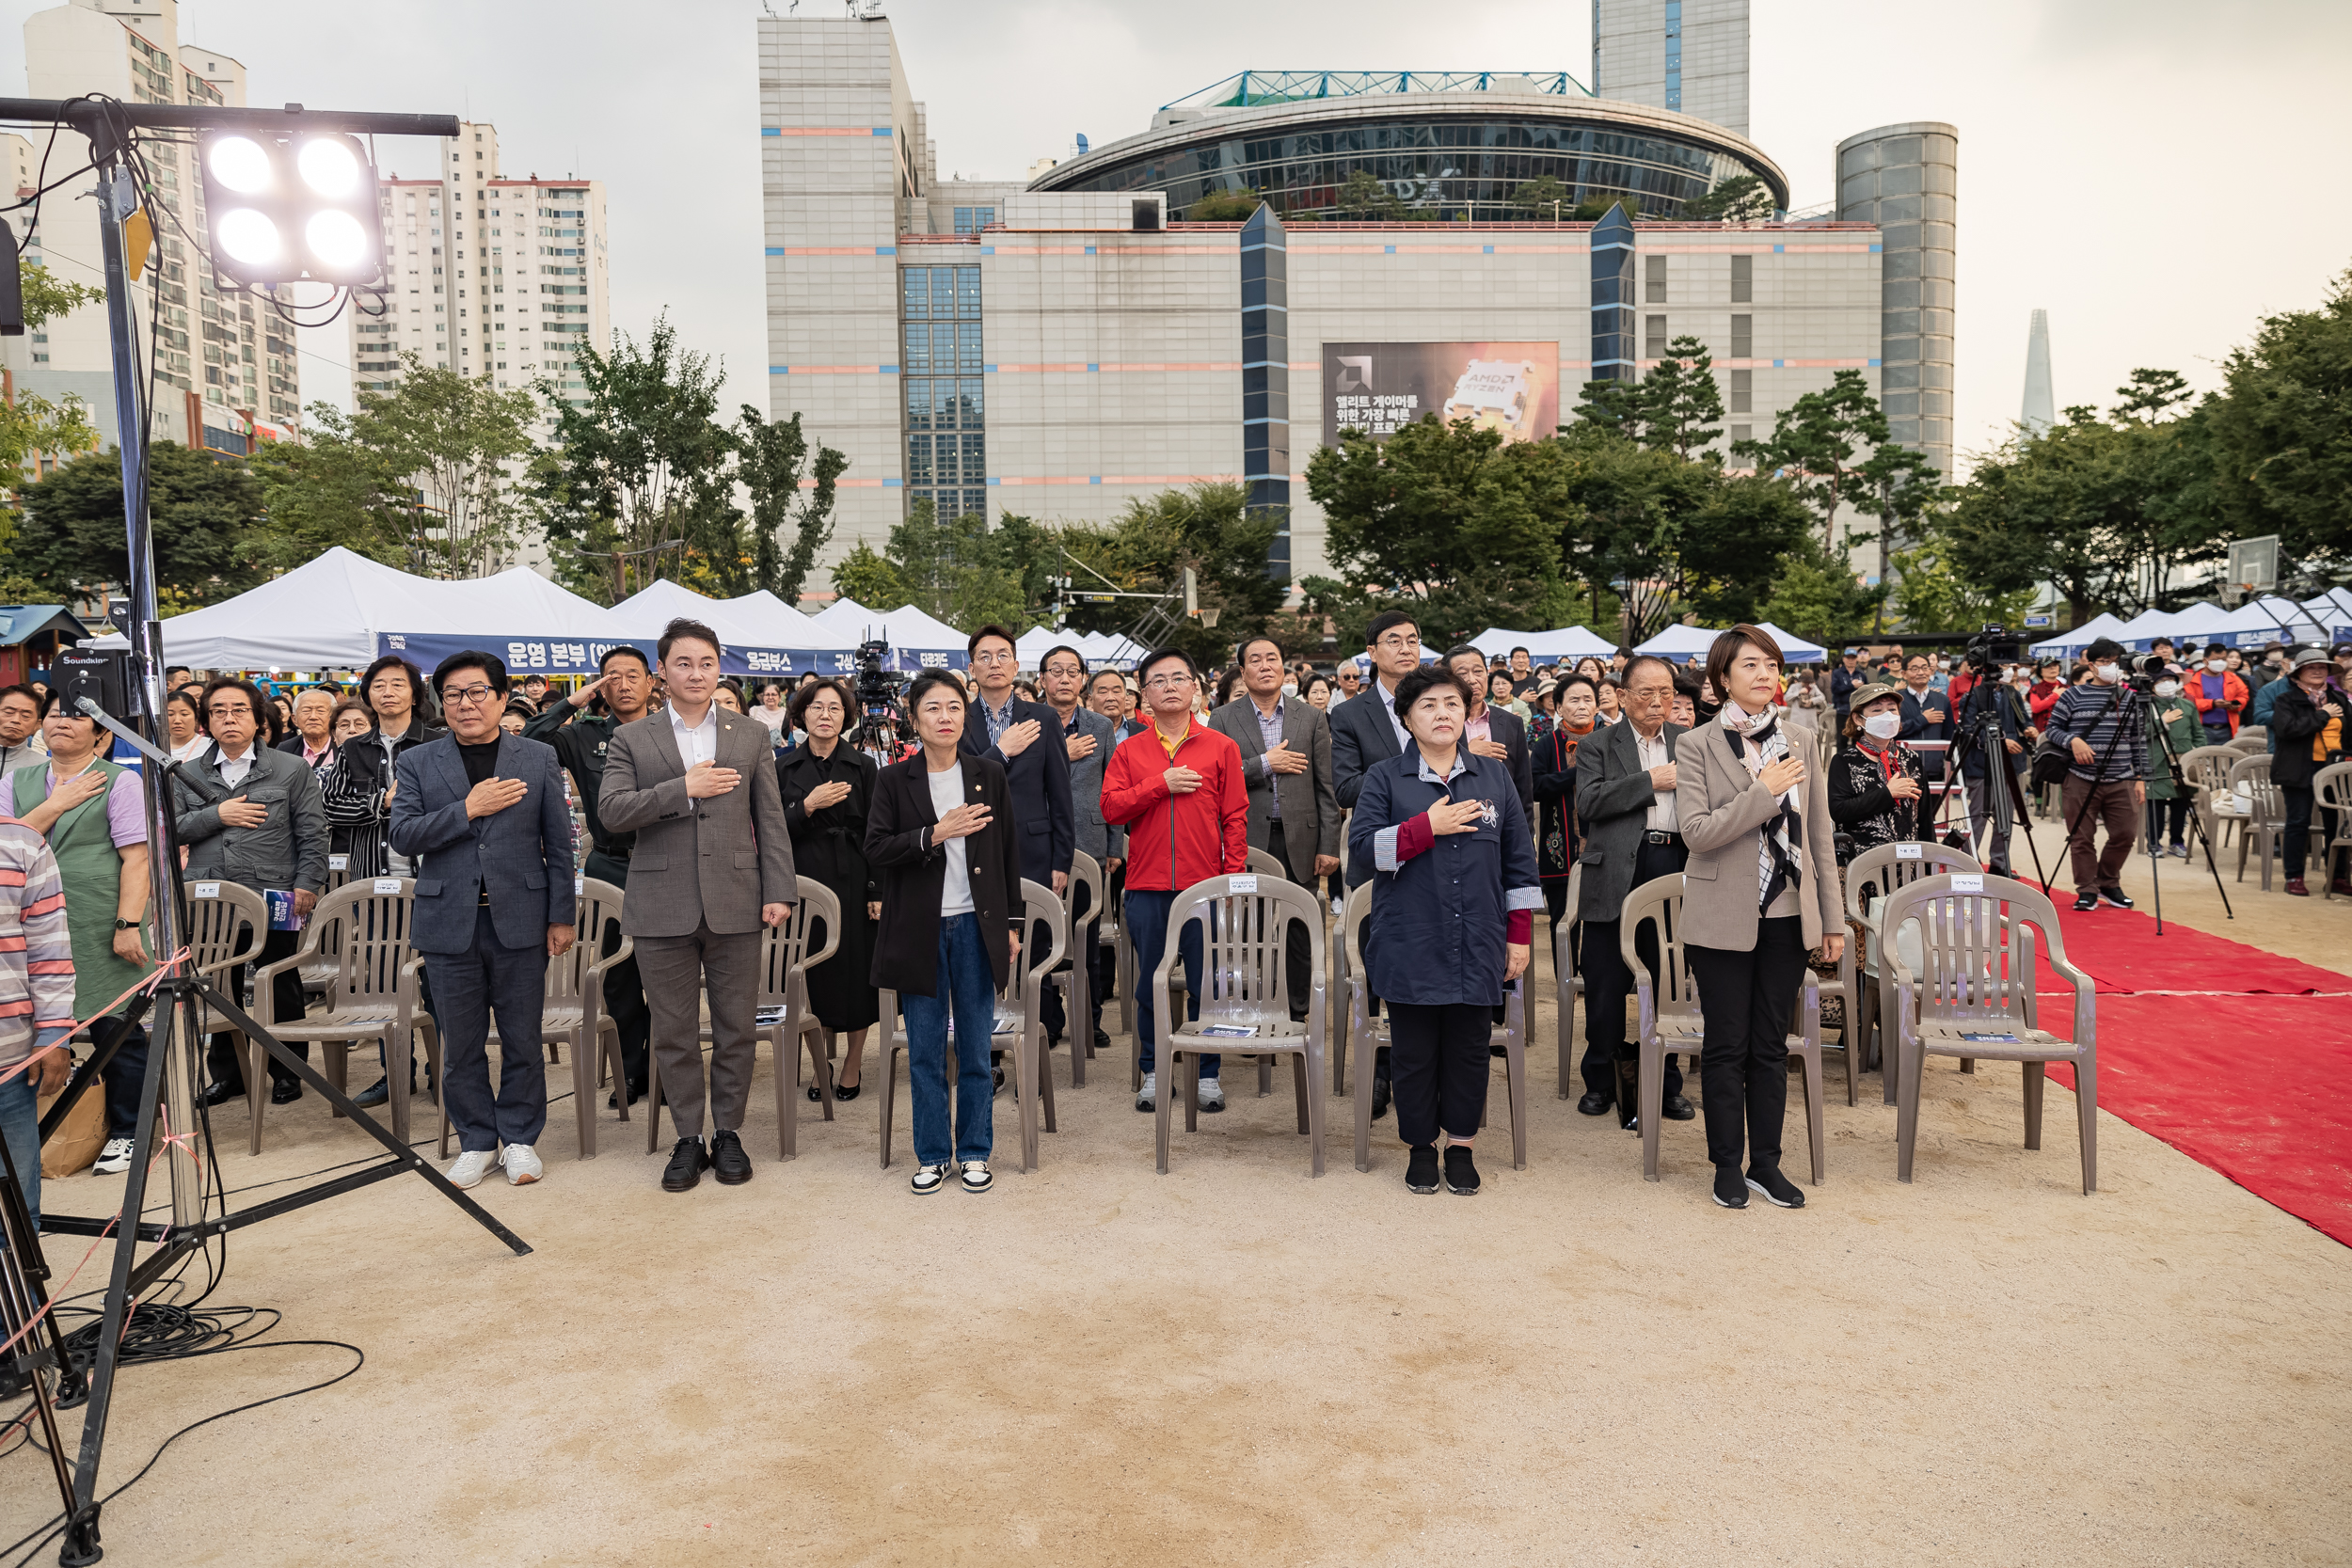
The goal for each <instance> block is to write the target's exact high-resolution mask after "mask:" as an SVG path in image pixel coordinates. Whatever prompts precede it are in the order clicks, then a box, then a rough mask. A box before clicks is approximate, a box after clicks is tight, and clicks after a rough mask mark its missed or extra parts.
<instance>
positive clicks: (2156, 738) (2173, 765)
mask: <svg viewBox="0 0 2352 1568" xmlns="http://www.w3.org/2000/svg"><path fill="white" fill-rule="evenodd" d="M2125 695H2126V696H2127V697H2129V698H2130V700H2131V703H2132V705H2133V707H2134V708H2135V709H2136V710H2137V717H2138V720H2139V723H2140V728H2141V729H2142V730H2143V731H2144V732H2145V733H2146V734H2147V736H2148V738H2149V742H2150V744H2152V745H2154V746H2157V747H2160V748H2162V749H2163V752H2164V766H2165V770H2166V771H2167V772H2169V773H2170V774H2171V775H2172V789H2173V792H2174V793H2173V798H2174V799H2175V800H2184V799H2187V798H2188V795H2189V785H2188V777H2187V775H2185V774H2184V773H2183V772H2182V771H2181V759H2180V758H2179V757H2178V756H2176V755H2174V754H2173V751H2172V741H2171V737H2170V736H2167V735H2166V734H2165V733H2164V727H2163V726H2162V725H2160V724H2158V723H2156V722H2155V721H2154V719H2155V715H2154V714H2153V712H2151V711H2150V709H2149V696H2148V693H2146V692H2144V691H2139V690H2135V689H2130V688H2126V689H2125ZM2140 810H2141V813H2142V816H2141V817H2140V824H2139V827H2140V832H2147V831H2148V820H2147V817H2146V815H2145V813H2146V811H2147V805H2146V803H2145V802H2143V803H2142V804H2141V807H2140ZM2188 828H2189V832H2191V833H2193V834H2195V835H2196V838H2197V842H2198V843H2199V844H2201V845H2202V846H2203V847H2204V850H2205V869H2206V870H2208V871H2210V872H2212V873H2213V890H2214V891H2215V892H2216V893H2217V894H2219V895H2221V912H2222V913H2223V914H2224V915H2225V916H2227V917H2228V918H2229V919H2232V920H2235V919H2236V918H2237V911H2235V910H2233V909H2232V908H2230V890H2229V889H2228V888H2227V887H2225V886H2224V885H2223V884H2222V881H2221V867H2220V866H2219V865H2218V864H2217V863H2216V862H2215V861H2214V858H2213V840H2212V839H2211V838H2210V837H2209V836H2207V834H2206V832H2205V819H2204V818H2203V817H2201V816H2198V815H2197V808H2196V802H2195V801H2194V800H2191V801H2190V804H2189V813H2188ZM2163 859H2164V855H2163V853H2162V847H2161V846H2159V847H2158V853H2156V854H2153V855H2151V856H2149V857H2148V882H2149V885H2150V886H2151V887H2152V888H2153V889H2154V890H2155V911H2156V935H2158V936H2162V935H2164V879H2163V878H2161V877H2160V876H2158V875H2157V865H2158V863H2160V862H2162V861H2163Z"/></svg>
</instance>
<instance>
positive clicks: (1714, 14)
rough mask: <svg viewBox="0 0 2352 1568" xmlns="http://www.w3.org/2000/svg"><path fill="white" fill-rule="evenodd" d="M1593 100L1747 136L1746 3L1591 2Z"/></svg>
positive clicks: (1706, 0) (1720, 0)
mask: <svg viewBox="0 0 2352 1568" xmlns="http://www.w3.org/2000/svg"><path fill="white" fill-rule="evenodd" d="M1593 95H1594V96H1595V97H1596V98H1609V99H1614V100H1616V101H1617V102H1619V103H1646V104H1647V105H1649V106H1650V107H1651V108H1653V109H1672V110H1674V111H1675V112H1676V113H1677V114H1684V115H1690V116H1692V118H1693V119H1704V120H1708V121H1709V122H1710V123H1713V124H1716V125H1720V126H1722V127H1723V128H1724V130H1726V131H1734V132H1737V133H1739V134H1740V135H1742V136H1744V135H1747V134H1748V0H1593Z"/></svg>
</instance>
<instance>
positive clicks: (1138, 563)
mask: <svg viewBox="0 0 2352 1568" xmlns="http://www.w3.org/2000/svg"><path fill="white" fill-rule="evenodd" d="M1248 501H1249V497H1248V491H1246V490H1244V489H1243V488H1242V487H1241V486H1240V485H1238V484H1195V485H1192V486H1190V487H1189V488H1186V489H1183V490H1163V491H1161V492H1160V493H1159V494H1157V495H1155V496H1148V497H1140V498H1137V499H1133V500H1130V501H1129V502H1128V503H1127V505H1126V508H1125V509H1124V510H1123V511H1121V512H1120V515H1118V516H1117V517H1116V518H1114V519H1113V520H1112V521H1111V522H1110V524H1109V525H1108V526H1107V527H1106V528H1103V529H1100V530H1089V529H1085V528H1070V529H1063V530H1061V531H1059V534H1058V536H1057V543H1060V544H1066V545H1067V546H1069V547H1070V548H1071V551H1072V553H1073V555H1076V556H1078V557H1079V558H1080V559H1082V560H1085V559H1090V558H1100V559H1103V560H1104V561H1106V562H1107V563H1108V565H1109V567H1110V573H1109V575H1111V576H1113V577H1114V578H1118V579H1121V580H1124V581H1126V582H1129V583H1132V584H1133V585H1134V587H1135V589H1136V591H1137V592H1141V593H1156V594H1162V595H1169V594H1174V593H1175V592H1176V591H1177V590H1178V589H1179V587H1180V586H1181V584H1182V583H1183V580H1184V572H1185V571H1186V570H1187V569H1189V570H1190V571H1191V572H1192V573H1193V575H1194V578H1195V579H1196V580H1197V582H1198V584H1199V589H1198V598H1199V603H1200V608H1201V609H1202V610H1204V611H1206V610H1214V611H1216V616H1217V624H1216V626H1215V627H1214V628H1212V627H1210V626H1208V625H1207V624H1206V619H1205V617H1204V618H1203V619H1200V620H1185V621H1182V622H1180V623H1179V625H1178V626H1177V627H1176V629H1175V630H1174V631H1173V632H1172V633H1170V634H1168V641H1173V642H1174V643H1175V644H1176V645H1177V646H1179V647H1182V648H1184V650H1185V651H1186V652H1188V653H1190V654H1191V655H1192V656H1193V657H1194V658H1196V659H1200V660H1201V661H1203V662H1207V661H1210V660H1212V659H1216V658H1221V657H1223V656H1224V651H1225V650H1226V649H1227V648H1229V647H1230V646H1231V644H1232V642H1233V641H1235V640H1236V639H1238V638H1241V637H1247V636H1252V635H1255V634H1256V633H1258V632H1260V631H1263V630H1264V629H1265V626H1266V625H1267V620H1268V618H1269V617H1271V616H1272V615H1274V613H1275V612H1276V611H1277V610H1279V609H1281V606H1282V600H1283V599H1284V598H1285V597H1286V596H1287V594H1288V590H1287V588H1286V587H1285V585H1284V584H1282V583H1279V582H1277V581H1275V580H1274V579H1273V578H1269V577H1267V576H1266V569H1265V568H1266V551H1267V549H1268V548H1269V547H1270V546H1272V545H1273V543H1274V536H1275V532H1276V531H1277V530H1278V529H1279V528H1280V527H1281V525H1282V515H1281V514H1279V513H1278V512H1272V511H1264V510H1252V509H1251V507H1250V506H1249V504H1248ZM1136 603H1137V601H1136V600H1133V599H1124V600H1118V601H1115V604H1117V605H1127V606H1132V605H1134V604H1136ZM1118 613H1119V614H1120V624H1121V626H1127V625H1132V624H1133V622H1134V621H1135V619H1136V615H1135V611H1134V610H1120V611H1119V612H1118Z"/></svg>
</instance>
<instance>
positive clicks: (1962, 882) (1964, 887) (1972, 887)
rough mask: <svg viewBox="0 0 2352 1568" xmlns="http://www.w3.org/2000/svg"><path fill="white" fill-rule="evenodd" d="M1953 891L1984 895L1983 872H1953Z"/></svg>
mask: <svg viewBox="0 0 2352 1568" xmlns="http://www.w3.org/2000/svg"><path fill="white" fill-rule="evenodd" d="M1952 891H1953V892H1954V893H1982V892H1983V891H1984V873H1983V872H1981V871H1955V872H1953V873H1952Z"/></svg>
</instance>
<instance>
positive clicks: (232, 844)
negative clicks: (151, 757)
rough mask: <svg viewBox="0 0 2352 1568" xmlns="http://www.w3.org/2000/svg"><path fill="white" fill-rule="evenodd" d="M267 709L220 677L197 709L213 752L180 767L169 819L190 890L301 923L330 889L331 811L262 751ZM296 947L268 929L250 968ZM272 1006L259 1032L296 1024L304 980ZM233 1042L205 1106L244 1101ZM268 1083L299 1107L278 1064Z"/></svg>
mask: <svg viewBox="0 0 2352 1568" xmlns="http://www.w3.org/2000/svg"><path fill="white" fill-rule="evenodd" d="M268 702H269V699H268V698H266V697H264V696H262V691H261V689H260V688H259V687H257V686H255V685H254V684H253V683H252V682H251V681H248V680H243V679H240V678H238V677H236V676H232V675H223V676H220V677H218V678H216V679H215V680H213V681H212V682H210V683H209V684H207V685H206V686H205V688H204V694H203V696H202V697H201V698H199V700H198V702H197V707H198V710H199V712H201V713H202V714H203V716H204V728H205V730H206V731H207V732H208V733H209V734H210V735H211V736H212V737H213V744H214V750H213V752H211V754H210V755H207V756H204V757H201V758H199V759H195V760H191V761H189V762H185V763H183V764H182V765H181V768H180V772H179V774H178V775H177V776H176V777H175V778H174V779H173V780H172V815H173V820H174V821H175V823H176V824H177V826H178V828H179V831H180V842H181V844H182V845H183V846H184V847H186V849H187V852H188V863H187V869H186V872H185V876H186V879H187V880H188V881H190V882H199V881H223V882H242V883H243V884H244V885H246V887H249V888H251V889H253V890H254V891H255V892H257V893H265V892H282V893H291V894H292V895H294V898H293V903H294V914H295V916H296V917H297V919H303V918H308V916H309V915H310V907H311V906H312V905H313V904H316V903H317V902H318V896H319V890H320V889H322V888H324V887H325V886H326V836H327V824H326V802H325V801H323V800H321V799H320V798H319V782H318V775H317V773H316V772H314V771H313V770H312V769H311V768H310V766H309V765H308V764H307V763H305V762H304V761H303V760H302V759H301V758H300V757H298V756H295V755H294V754H292V753H291V752H278V751H273V750H271V749H270V748H269V747H266V746H263V745H262V744H261V743H260V737H261V725H262V719H261V716H262V712H263V710H264V708H265V706H266V705H267V704H268ZM299 940H300V933H299V932H298V931H296V930H294V929H293V928H291V927H289V928H288V929H285V930H278V929H272V930H270V931H269V932H268V933H267V934H266V935H265V936H264V937H263V938H262V947H261V951H260V952H258V953H256V954H255V955H254V956H253V958H252V961H253V962H254V963H257V964H261V965H263V966H267V965H269V964H274V963H276V962H278V959H280V958H292V957H293V956H294V948H295V946H296V945H297V944H298V942H299ZM245 968H246V966H245V965H244V964H238V965H236V966H234V967H232V968H231V969H230V971H229V974H228V975H227V976H226V978H225V980H224V982H223V986H222V989H223V990H225V991H227V992H228V994H230V996H241V995H243V994H244V987H245ZM270 998H271V999H270V1000H269V1001H262V1000H261V999H259V998H257V999H256V1001H255V1006H254V1011H255V1014H256V1016H257V1018H258V1020H259V1022H262V1023H263V1024H268V1023H270V1022H294V1021H295V1020H298V1019H300V1018H301V1017H302V976H301V974H299V973H297V972H296V971H294V969H292V968H287V969H282V970H279V971H278V974H276V975H275V976H273V977H272V980H271V988H270ZM233 1038H234V1037H233V1036H230V1035H229V1034H227V1033H222V1034H217V1035H215V1036H214V1037H213V1041H212V1052H211V1054H212V1074H213V1081H212V1083H211V1084H209V1085H206V1087H205V1090H204V1102H205V1103H206V1104H207V1105H219V1104H222V1103H224V1102H226V1101H230V1100H235V1099H238V1098H239V1097H241V1096H243V1095H244V1094H245V1092H246V1083H245V1069H244V1067H243V1066H242V1065H241V1064H240V1063H239V1062H238V1060H237V1053H236V1050H235V1048H234V1046H233V1045H232V1044H231V1041H232V1040H233ZM294 1050H295V1051H297V1052H299V1053H301V1054H302V1056H303V1057H304V1059H306V1060H307V1059H309V1057H310V1043H309V1042H308V1041H296V1042H294ZM269 1073H270V1083H271V1086H270V1096H269V1098H270V1103H271V1104H273V1105H284V1104H287V1103H289V1102H290V1101H296V1100H299V1099H301V1098H302V1080H301V1079H299V1078H296V1077H295V1076H294V1072H293V1071H292V1069H288V1068H284V1067H281V1066H279V1065H278V1061H277V1060H276V1058H274V1057H273V1058H271V1059H270V1063H269Z"/></svg>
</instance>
